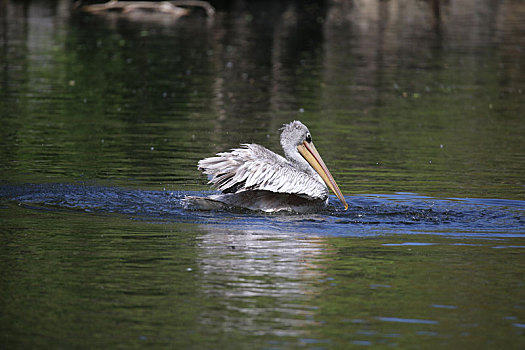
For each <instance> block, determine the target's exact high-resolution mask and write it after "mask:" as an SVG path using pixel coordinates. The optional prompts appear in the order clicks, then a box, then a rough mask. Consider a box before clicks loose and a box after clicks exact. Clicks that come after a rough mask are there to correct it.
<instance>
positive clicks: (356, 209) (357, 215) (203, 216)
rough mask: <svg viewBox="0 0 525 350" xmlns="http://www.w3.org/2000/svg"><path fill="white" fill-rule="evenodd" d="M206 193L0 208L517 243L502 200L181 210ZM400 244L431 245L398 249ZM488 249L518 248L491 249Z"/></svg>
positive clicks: (405, 199) (9, 195) (86, 193)
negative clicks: (306, 210) (307, 209)
mask: <svg viewBox="0 0 525 350" xmlns="http://www.w3.org/2000/svg"><path fill="white" fill-rule="evenodd" d="M207 194H209V192H190V191H185V192H183V191H181V192H169V191H145V190H138V189H127V188H121V187H103V186H96V185H86V184H83V183H79V184H65V183H52V184H23V185H10V184H2V185H0V199H1V200H2V202H3V203H2V205H3V206H4V207H5V206H8V205H9V203H13V202H14V203H17V204H18V205H20V206H22V207H25V208H28V209H32V210H69V211H81V212H87V213H102V214H110V213H114V214H121V215H126V216H128V217H130V218H131V219H134V220H143V221H147V222H152V223H170V222H185V223H196V224H204V225H219V226H224V225H227V226H228V228H229V229H233V230H235V229H238V230H246V229H250V228H253V227H257V228H258V229H259V230H262V231H267V232H276V233H286V232H295V233H304V234H310V233H315V234H317V235H331V236H358V237H359V236H374V235H380V234H395V233H403V234H412V233H414V234H429V235H442V236H453V237H486V238H488V237H490V238H503V237H520V238H521V237H525V224H524V223H525V220H524V212H525V201H518V200H503V199H469V198H449V199H446V198H432V197H425V196H421V195H418V194H410V193H400V194H394V195H361V196H352V197H347V201H348V202H349V203H351V206H350V208H349V209H348V210H347V211H342V210H340V209H338V206H337V203H336V198H335V197H334V198H331V204H332V205H333V206H331V207H330V208H329V209H327V210H325V211H323V212H320V213H316V214H308V215H306V214H289V213H286V214H264V213H254V212H246V211H222V212H216V211H200V210H190V209H186V208H185V207H184V205H183V203H182V200H183V198H184V197H185V196H186V195H207ZM402 244H403V245H421V244H432V243H418V242H405V243H402ZM494 248H523V246H521V245H519V246H495V247H494Z"/></svg>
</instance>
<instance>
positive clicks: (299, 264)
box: [197, 225, 327, 336]
mask: <svg viewBox="0 0 525 350" xmlns="http://www.w3.org/2000/svg"><path fill="white" fill-rule="evenodd" d="M201 229H203V230H205V231H206V234H204V235H202V236H201V237H199V238H198V240H199V248H200V253H199V254H198V255H199V256H198V258H197V261H198V265H199V269H200V271H201V272H202V274H201V278H202V280H201V287H202V293H203V294H204V295H205V297H206V298H208V299H212V300H213V303H214V304H218V305H219V306H218V307H216V308H214V309H211V310H210V309H208V310H206V312H204V313H203V314H202V315H200V317H201V322H203V323H204V324H206V325H209V326H212V327H213V328H219V329H220V330H222V331H231V330H235V331H239V332H242V333H245V334H253V333H255V334H258V335H264V334H267V335H270V334H271V335H276V336H301V335H304V334H303V333H304V332H305V327H306V326H312V325H314V324H315V321H314V317H313V316H314V311H315V307H312V306H311V304H312V298H313V297H315V296H317V295H318V294H319V288H318V286H317V282H318V281H319V280H321V279H323V275H324V274H323V273H322V271H320V270H319V266H318V265H319V263H320V261H322V259H325V258H326V255H327V251H326V249H327V247H326V245H325V242H324V239H321V238H318V237H315V236H311V235H308V236H304V235H299V234H290V233H289V232H287V233H283V234H276V233H275V232H272V231H270V232H268V231H263V230H257V229H254V230H241V231H239V230H238V229H236V230H230V229H227V228H224V227H220V226H208V225H206V226H201Z"/></svg>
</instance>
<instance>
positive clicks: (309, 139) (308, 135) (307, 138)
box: [306, 133, 312, 143]
mask: <svg viewBox="0 0 525 350" xmlns="http://www.w3.org/2000/svg"><path fill="white" fill-rule="evenodd" d="M306 142H308V143H310V142H312V136H311V135H310V133H308V134H306Z"/></svg>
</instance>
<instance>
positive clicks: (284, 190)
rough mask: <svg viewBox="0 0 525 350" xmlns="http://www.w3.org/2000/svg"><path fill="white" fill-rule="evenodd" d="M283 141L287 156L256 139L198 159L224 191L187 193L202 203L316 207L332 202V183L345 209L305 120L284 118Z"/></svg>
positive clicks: (269, 209)
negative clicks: (209, 193) (288, 120)
mask: <svg viewBox="0 0 525 350" xmlns="http://www.w3.org/2000/svg"><path fill="white" fill-rule="evenodd" d="M281 130H282V133H281V146H282V148H283V151H284V155H285V157H286V158H284V157H282V156H280V155H278V154H276V153H274V152H272V151H270V150H268V149H266V148H264V147H263V146H260V145H257V144H253V143H252V144H242V145H241V148H235V149H232V150H231V151H230V152H223V153H217V155H216V156H215V157H209V158H205V159H202V160H200V161H199V163H198V168H199V170H201V171H202V172H203V173H204V174H206V175H208V179H209V182H208V183H209V184H211V185H213V186H215V187H216V188H217V189H218V190H219V191H221V192H222V193H221V194H215V195H211V196H209V197H205V198H204V197H194V196H192V197H186V202H187V203H191V204H195V205H197V206H198V207H200V208H201V209H218V208H225V207H226V208H231V207H237V208H245V209H250V210H261V211H265V212H277V211H294V212H311V211H315V210H318V209H321V208H324V207H326V206H327V205H328V194H329V192H328V188H330V189H331V190H332V192H333V193H334V194H335V195H336V196H337V198H339V200H340V201H341V203H342V204H343V205H344V208H345V210H346V209H348V204H347V203H346V201H345V197H344V196H343V194H342V193H341V190H340V189H339V186H337V183H336V182H335V180H334V178H333V177H332V174H330V171H329V170H328V168H327V167H326V165H325V163H324V162H323V160H322V158H321V156H320V155H319V153H318V152H317V150H316V148H315V146H314V143H313V142H312V136H311V135H310V131H309V130H308V128H307V127H306V126H305V125H304V124H303V123H301V122H300V121H293V122H291V123H289V124H285V125H284V126H283V127H282V128H281Z"/></svg>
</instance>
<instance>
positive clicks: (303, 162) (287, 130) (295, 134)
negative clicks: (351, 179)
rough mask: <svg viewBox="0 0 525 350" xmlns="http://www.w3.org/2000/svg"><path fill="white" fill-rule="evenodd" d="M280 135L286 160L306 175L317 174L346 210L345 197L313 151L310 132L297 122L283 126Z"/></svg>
mask: <svg viewBox="0 0 525 350" xmlns="http://www.w3.org/2000/svg"><path fill="white" fill-rule="evenodd" d="M281 130H282V131H283V132H282V133H281V146H282V147H283V151H284V154H285V156H286V158H288V159H289V160H290V161H292V162H294V163H295V164H296V165H297V166H299V167H300V168H301V169H302V170H304V171H306V172H307V173H313V171H315V172H317V174H319V176H321V178H322V179H323V181H324V182H325V183H326V185H327V186H328V187H329V188H330V189H331V190H332V192H333V193H334V194H335V195H336V196H337V198H339V200H340V201H341V203H343V205H344V206H345V210H346V209H348V204H347V203H346V200H345V197H344V196H343V194H342V193H341V190H340V189H339V186H337V183H336V182H335V180H334V178H333V177H332V174H330V171H329V170H328V168H327V167H326V165H325V164H324V162H323V159H322V158H321V156H320V155H319V153H318V152H317V150H316V149H315V146H314V143H313V141H312V135H311V134H310V131H309V130H308V128H307V127H306V125H304V124H303V123H301V122H300V121H298V120H294V121H293V122H291V123H290V124H285V125H284V126H283V127H282V129H281Z"/></svg>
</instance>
